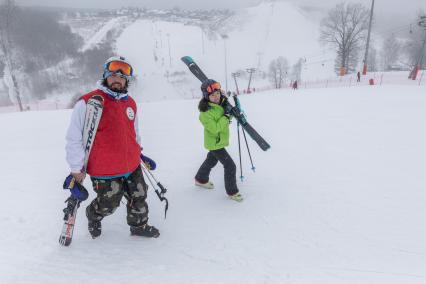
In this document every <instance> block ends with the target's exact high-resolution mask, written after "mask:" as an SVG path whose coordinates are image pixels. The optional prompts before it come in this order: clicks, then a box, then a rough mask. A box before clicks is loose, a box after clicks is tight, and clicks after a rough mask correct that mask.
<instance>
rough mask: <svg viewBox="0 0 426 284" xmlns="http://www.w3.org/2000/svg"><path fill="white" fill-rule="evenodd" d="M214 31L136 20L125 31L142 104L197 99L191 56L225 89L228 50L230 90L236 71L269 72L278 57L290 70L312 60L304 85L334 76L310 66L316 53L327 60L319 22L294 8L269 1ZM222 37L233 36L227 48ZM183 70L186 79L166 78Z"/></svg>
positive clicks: (122, 45)
mask: <svg viewBox="0 0 426 284" xmlns="http://www.w3.org/2000/svg"><path fill="white" fill-rule="evenodd" d="M209 31H210V30H208V29H201V28H200V27H198V26H191V25H184V24H182V23H177V22H165V21H152V20H139V21H136V22H135V23H134V24H133V25H130V26H129V27H128V28H127V29H125V30H124V32H123V33H122V35H121V36H120V37H119V38H118V40H117V46H116V49H117V52H118V53H119V54H122V55H124V56H126V57H127V58H129V59H130V61H131V62H132V63H133V64H134V65H135V71H136V73H137V74H138V75H139V76H138V79H139V80H138V84H137V86H136V88H135V89H136V93H137V94H141V93H143V95H142V96H141V99H142V100H145V101H153V100H160V99H163V98H168V99H174V98H193V97H194V96H197V95H198V93H199V83H198V82H197V80H196V79H195V78H193V76H192V75H190V74H188V73H189V72H188V70H187V68H186V66H185V65H184V64H183V63H182V62H181V61H180V58H181V57H182V56H185V55H190V56H192V57H193V58H194V59H195V60H196V62H197V63H199V65H200V66H202V68H203V70H204V71H205V72H206V74H207V76H209V77H211V78H215V79H216V80H218V81H220V82H222V85H223V86H224V87H225V85H226V80H225V45H226V57H227V73H228V78H227V80H228V88H229V89H234V88H235V87H234V82H233V80H232V78H231V73H232V72H236V71H238V70H245V69H246V68H250V67H255V68H258V69H259V68H260V69H261V70H263V71H266V72H267V71H268V66H269V63H270V61H271V60H272V59H276V58H277V57H279V56H283V57H285V58H287V59H288V61H289V64H290V67H291V65H293V64H295V63H296V62H297V60H299V59H300V58H307V62H306V65H305V67H304V68H303V71H302V77H303V79H305V80H308V79H317V78H324V77H329V76H334V73H333V66H332V65H325V66H323V65H321V62H317V63H313V64H312V62H311V61H310V58H314V57H312V56H313V55H315V54H316V56H318V55H319V56H320V57H315V58H314V59H315V60H318V58H324V57H321V56H323V53H322V52H321V48H320V46H319V44H318V36H319V35H318V22H315V21H313V20H311V19H310V18H308V16H307V15H305V14H304V13H302V11H301V10H300V9H299V8H298V7H297V6H295V5H293V4H290V3H286V2H268V3H266V2H265V3H262V4H260V5H258V6H255V7H252V8H247V9H242V10H241V11H239V12H237V13H236V14H235V15H234V16H232V17H230V18H229V19H228V20H227V21H225V22H223V25H222V26H221V28H220V29H219V30H217V31H216V32H214V33H211V32H209ZM223 34H226V35H227V36H228V39H226V43H225V42H224V40H223V39H222V37H221V36H222V35H223ZM324 56H325V55H324ZM182 71H183V72H185V73H186V74H187V75H186V76H175V77H173V76H171V77H167V75H166V74H167V73H169V74H172V73H174V72H182ZM289 72H291V68H290V70H289ZM239 82H240V86H241V87H243V88H246V86H247V82H248V81H247V78H240V79H239ZM265 85H270V83H269V82H268V80H267V79H266V80H263V81H261V82H260V81H258V80H254V82H253V83H252V87H261V86H262V87H263V86H265ZM194 86H195V87H194ZM159 94H161V95H159Z"/></svg>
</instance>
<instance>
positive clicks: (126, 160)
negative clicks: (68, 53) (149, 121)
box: [80, 90, 141, 176]
mask: <svg viewBox="0 0 426 284" xmlns="http://www.w3.org/2000/svg"><path fill="white" fill-rule="evenodd" d="M94 95H101V96H102V97H103V98H104V108H103V112H102V118H101V121H100V122H99V126H98V131H97V132H96V136H95V141H94V142H93V147H92V150H91V152H90V156H89V162H88V164H87V173H88V174H89V175H90V176H115V175H121V174H125V173H130V172H133V171H134V170H135V169H136V168H137V167H138V166H139V165H140V162H141V160H140V154H141V147H140V145H139V144H138V142H137V140H136V131H135V118H136V111H137V107H136V103H135V101H134V100H133V99H132V98H131V97H128V99H127V100H115V99H113V98H111V97H110V96H109V95H107V94H105V93H104V92H102V91H101V90H95V91H93V92H90V93H88V94H86V95H84V96H82V97H81V98H80V99H83V100H84V101H85V102H86V103H87V101H88V100H89V99H90V98H91V97H92V96H94Z"/></svg>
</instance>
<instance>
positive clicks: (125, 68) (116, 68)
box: [106, 61, 133, 77]
mask: <svg viewBox="0 0 426 284" xmlns="http://www.w3.org/2000/svg"><path fill="white" fill-rule="evenodd" d="M106 70H108V71H109V72H111V73H118V72H120V73H121V74H123V75H125V76H129V77H131V76H133V68H132V66H130V65H129V64H128V63H126V62H123V61H111V62H109V63H108V64H107V65H106Z"/></svg>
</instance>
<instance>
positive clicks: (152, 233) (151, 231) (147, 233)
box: [130, 224, 160, 238]
mask: <svg viewBox="0 0 426 284" xmlns="http://www.w3.org/2000/svg"><path fill="white" fill-rule="evenodd" d="M130 234H131V235H132V236H141V237H147V238H158V237H159V236H160V231H159V230H158V229H157V228H155V227H154V226H150V225H148V224H145V225H143V226H141V227H133V226H130Z"/></svg>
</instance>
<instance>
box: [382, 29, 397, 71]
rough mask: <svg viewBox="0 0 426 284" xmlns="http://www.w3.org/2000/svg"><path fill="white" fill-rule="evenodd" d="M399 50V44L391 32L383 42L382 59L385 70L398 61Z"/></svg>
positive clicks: (392, 66) (391, 67)
mask: <svg viewBox="0 0 426 284" xmlns="http://www.w3.org/2000/svg"><path fill="white" fill-rule="evenodd" d="M400 52H401V44H400V43H399V42H398V40H397V39H396V38H395V35H394V34H392V35H390V36H388V37H387V38H386V40H385V42H384V44H383V50H382V60H383V68H384V70H385V71H389V70H392V69H393V68H394V67H395V64H396V63H397V62H398V60H399V57H400Z"/></svg>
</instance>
